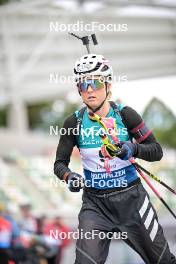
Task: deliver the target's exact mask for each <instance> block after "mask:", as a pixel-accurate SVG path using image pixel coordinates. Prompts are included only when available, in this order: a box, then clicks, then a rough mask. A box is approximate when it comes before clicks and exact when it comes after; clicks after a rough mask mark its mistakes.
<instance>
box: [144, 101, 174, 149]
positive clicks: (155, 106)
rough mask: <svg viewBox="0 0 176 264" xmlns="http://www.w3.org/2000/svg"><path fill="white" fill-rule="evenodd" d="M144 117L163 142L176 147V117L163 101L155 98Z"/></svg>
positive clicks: (170, 146) (145, 111)
mask: <svg viewBox="0 0 176 264" xmlns="http://www.w3.org/2000/svg"><path fill="white" fill-rule="evenodd" d="M143 118H144V120H145V122H146V124H147V125H148V127H150V128H151V129H152V130H153V132H154V134H155V136H156V138H157V139H158V141H159V142H160V143H161V144H163V145H165V146H167V147H169V148H173V149H176V137H175V131H176V117H175V115H174V114H173V113H172V111H171V110H170V109H169V108H168V107H167V106H166V105H165V104H164V103H163V102H162V101H160V100H159V99H157V98H153V99H152V100H151V101H150V102H149V104H148V105H147V107H146V108H145V110H144V113H143Z"/></svg>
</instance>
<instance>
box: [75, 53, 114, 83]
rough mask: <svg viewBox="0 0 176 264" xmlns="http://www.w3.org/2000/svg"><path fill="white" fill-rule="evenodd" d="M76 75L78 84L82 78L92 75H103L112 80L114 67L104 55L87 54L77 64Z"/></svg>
mask: <svg viewBox="0 0 176 264" xmlns="http://www.w3.org/2000/svg"><path fill="white" fill-rule="evenodd" d="M74 73H75V75H76V82H78V80H79V79H80V78H82V77H86V76H90V75H101V76H104V77H108V80H109V81H111V80H112V74H113V71H112V66H111V65H110V63H109V61H108V60H107V59H105V58H104V57H103V56H102V55H97V54H86V55H84V56H82V57H81V58H80V59H79V60H77V61H76V63H75V68H74Z"/></svg>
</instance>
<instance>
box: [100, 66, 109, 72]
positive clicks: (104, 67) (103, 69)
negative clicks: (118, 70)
mask: <svg viewBox="0 0 176 264" xmlns="http://www.w3.org/2000/svg"><path fill="white" fill-rule="evenodd" d="M108 69H109V67H108V66H107V65H104V66H103V68H102V69H101V71H102V72H104V71H107V70H108Z"/></svg>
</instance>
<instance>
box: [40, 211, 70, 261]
mask: <svg viewBox="0 0 176 264" xmlns="http://www.w3.org/2000/svg"><path fill="white" fill-rule="evenodd" d="M69 231H70V229H69V227H68V226H66V225H65V224H64V223H63V221H62V219H61V217H59V216H56V217H55V218H54V219H53V220H51V221H50V222H48V223H46V224H45V226H44V234H45V235H48V236H49V237H50V239H52V238H53V239H56V238H55V236H54V234H57V236H58V242H59V240H60V243H58V249H57V254H56V255H55V256H53V257H51V258H48V259H47V260H48V264H60V263H61V259H62V255H63V249H64V248H65V247H66V246H68V245H69V243H70V240H69V239H68V236H67V234H68V232H69ZM61 232H62V233H64V234H66V236H65V238H64V239H62V238H61V237H60V236H59V234H60V233H61Z"/></svg>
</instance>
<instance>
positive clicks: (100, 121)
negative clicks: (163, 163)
mask: <svg viewBox="0 0 176 264" xmlns="http://www.w3.org/2000/svg"><path fill="white" fill-rule="evenodd" d="M90 116H91V117H92V118H93V120H94V121H95V120H96V121H97V122H98V123H99V124H100V125H101V126H102V127H103V128H104V129H105V131H108V128H107V126H106V125H105V123H104V122H103V119H102V118H101V117H99V116H98V115H96V114H94V116H92V113H90ZM104 138H105V137H104ZM102 139H103V137H102ZM113 140H114V142H115V143H116V144H118V143H119V140H118V138H117V136H116V137H115V138H113ZM107 141H109V138H108V137H107V139H106V142H107ZM106 145H107V144H106ZM109 146H110V149H111V150H113V148H112V144H111V143H109ZM116 149H117V147H116ZM133 164H135V165H136V166H137V167H138V168H140V169H141V170H142V171H143V172H145V173H146V174H147V175H148V176H150V177H151V178H152V179H153V180H155V181H157V182H158V183H160V184H161V185H162V186H164V187H165V188H166V189H168V190H169V191H170V192H172V193H173V194H175V195H176V191H175V190H174V189H173V188H171V187H170V186H169V185H168V184H166V183H165V182H163V181H162V180H161V179H160V178H158V177H157V176H156V175H154V174H152V173H151V172H149V171H148V170H146V169H145V168H144V167H143V166H141V165H140V164H139V163H137V162H136V161H134V160H133Z"/></svg>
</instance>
